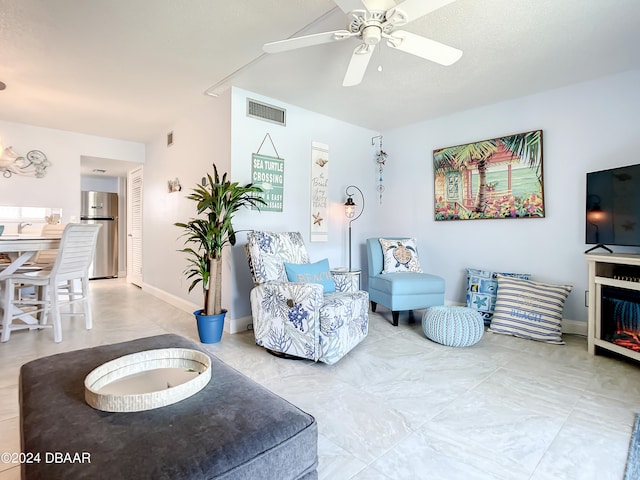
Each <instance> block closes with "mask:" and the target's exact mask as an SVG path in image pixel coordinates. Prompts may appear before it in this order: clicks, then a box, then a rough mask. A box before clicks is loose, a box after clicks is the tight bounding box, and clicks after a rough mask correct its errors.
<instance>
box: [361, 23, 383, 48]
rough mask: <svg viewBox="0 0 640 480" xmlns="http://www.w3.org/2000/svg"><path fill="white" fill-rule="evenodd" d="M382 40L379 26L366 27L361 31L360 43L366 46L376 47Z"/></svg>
mask: <svg viewBox="0 0 640 480" xmlns="http://www.w3.org/2000/svg"><path fill="white" fill-rule="evenodd" d="M381 38H382V28H381V27H380V26H379V25H368V26H366V27H364V28H363V29H362V41H363V42H364V43H365V44H366V45H377V44H378V43H380V39H381Z"/></svg>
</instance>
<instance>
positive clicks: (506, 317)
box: [489, 275, 573, 345]
mask: <svg viewBox="0 0 640 480" xmlns="http://www.w3.org/2000/svg"><path fill="white" fill-rule="evenodd" d="M572 289H573V287H572V286H571V285H553V284H549V283H540V282H534V281H533V280H523V279H520V278H510V277H504V276H502V275H498V298H497V300H496V308H495V311H494V314H493V318H492V319H491V326H490V327H489V331H490V332H494V333H502V334H505V335H513V336H516V337H521V338H527V339H530V340H537V341H539V342H547V343H554V344H557V345H564V342H563V341H562V312H563V310H564V302H565V301H566V299H567V296H568V295H569V293H570V292H571V290H572Z"/></svg>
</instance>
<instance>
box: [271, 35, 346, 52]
mask: <svg viewBox="0 0 640 480" xmlns="http://www.w3.org/2000/svg"><path fill="white" fill-rule="evenodd" d="M353 35H354V34H353V33H351V32H349V31H347V30H336V31H335V32H323V33H314V34H313V35H304V36H302V37H294V38H289V39H287V40H279V41H277V42H270V43H265V44H264V45H263V46H262V49H263V50H264V51H265V52H267V53H280V52H286V51H287V50H295V49H296V48H303V47H311V46H313V45H321V44H323V43H331V42H333V41H337V40H344V39H345V38H349V37H352V36H353Z"/></svg>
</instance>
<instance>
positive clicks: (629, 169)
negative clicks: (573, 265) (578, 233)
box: [585, 165, 640, 251]
mask: <svg viewBox="0 0 640 480" xmlns="http://www.w3.org/2000/svg"><path fill="white" fill-rule="evenodd" d="M585 217H586V222H585V242H586V243H587V244H595V245H596V246H595V247H593V248H592V249H589V250H587V251H591V250H593V249H595V248H606V245H626V246H634V247H640V165H629V166H626V167H619V168H612V169H609V170H601V171H598V172H590V173H587V202H586V215H585ZM607 250H609V249H608V248H607ZM609 251H610V250H609Z"/></svg>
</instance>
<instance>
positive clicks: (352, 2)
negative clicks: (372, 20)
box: [333, 0, 367, 13]
mask: <svg viewBox="0 0 640 480" xmlns="http://www.w3.org/2000/svg"><path fill="white" fill-rule="evenodd" d="M333 1H334V2H335V4H336V5H338V7H339V8H340V10H342V11H343V12H344V13H349V12H353V11H354V10H367V6H366V5H365V4H364V1H363V0H333Z"/></svg>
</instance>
